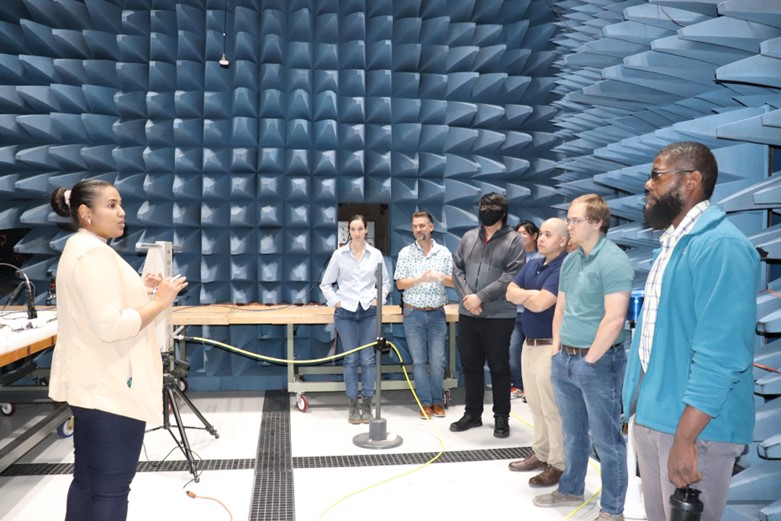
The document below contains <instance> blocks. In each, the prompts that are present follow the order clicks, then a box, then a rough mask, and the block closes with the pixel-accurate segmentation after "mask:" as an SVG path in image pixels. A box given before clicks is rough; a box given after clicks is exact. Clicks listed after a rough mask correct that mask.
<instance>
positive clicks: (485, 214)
mask: <svg viewBox="0 0 781 521" xmlns="http://www.w3.org/2000/svg"><path fill="white" fill-rule="evenodd" d="M478 216H479V218H480V222H481V223H482V224H483V225H485V226H493V225H494V224H496V221H498V220H499V219H501V218H502V217H504V211H503V210H488V209H484V210H480V213H479V214H478Z"/></svg>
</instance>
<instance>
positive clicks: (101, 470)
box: [65, 406, 146, 521]
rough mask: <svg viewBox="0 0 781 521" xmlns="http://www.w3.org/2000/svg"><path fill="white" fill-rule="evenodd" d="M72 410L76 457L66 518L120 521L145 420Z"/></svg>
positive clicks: (100, 412)
mask: <svg viewBox="0 0 781 521" xmlns="http://www.w3.org/2000/svg"><path fill="white" fill-rule="evenodd" d="M71 411H72V412H73V416H74V424H73V425H74V426H73V429H74V430H73V451H74V455H75V460H74V465H73V481H71V485H70V489H69V490H68V509H67V512H66V514H65V521H105V520H106V519H111V520H112V521H113V520H116V521H123V520H125V519H127V496H128V494H129V493H130V482H131V481H133V477H134V476H135V475H136V467H137V466H138V457H139V455H140V454H141V444H142V443H143V441H144V428H145V427H146V424H145V423H144V422H142V421H139V420H134V419H132V418H127V417H125V416H119V415H116V414H112V413H109V412H104V411H98V410H96V409H83V408H81V407H73V406H71Z"/></svg>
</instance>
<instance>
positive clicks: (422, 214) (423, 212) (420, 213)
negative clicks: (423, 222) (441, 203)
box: [412, 210, 434, 224]
mask: <svg viewBox="0 0 781 521" xmlns="http://www.w3.org/2000/svg"><path fill="white" fill-rule="evenodd" d="M417 217H425V218H426V219H428V222H430V223H431V224H434V218H433V217H432V216H431V214H430V213H428V212H427V211H426V210H418V211H417V212H415V213H413V214H412V218H413V219H415V218H417Z"/></svg>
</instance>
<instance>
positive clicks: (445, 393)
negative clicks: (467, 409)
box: [442, 389, 451, 409]
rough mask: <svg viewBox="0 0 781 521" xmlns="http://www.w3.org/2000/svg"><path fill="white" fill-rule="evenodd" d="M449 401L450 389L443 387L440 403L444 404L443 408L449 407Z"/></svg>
mask: <svg viewBox="0 0 781 521" xmlns="http://www.w3.org/2000/svg"><path fill="white" fill-rule="evenodd" d="M450 401H451V398H450V389H445V390H444V391H442V403H444V404H445V409H449V408H450Z"/></svg>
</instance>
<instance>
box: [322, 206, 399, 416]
mask: <svg viewBox="0 0 781 521" xmlns="http://www.w3.org/2000/svg"><path fill="white" fill-rule="evenodd" d="M348 227H349V230H350V242H348V243H347V244H345V245H344V246H342V247H341V248H339V249H338V250H336V251H335V252H334V253H333V255H331V260H330V261H329V262H328V267H327V268H326V269H325V273H323V280H322V282H321V284H320V290H321V291H322V292H323V295H324V296H325V298H326V303H327V304H328V305H329V306H334V307H335V308H336V309H334V327H335V328H336V332H337V333H338V334H339V337H341V339H342V348H344V350H345V351H349V350H351V349H355V348H356V347H360V346H363V345H366V344H370V343H373V342H374V341H375V339H376V336H377V307H376V306H377V305H378V302H377V276H376V273H377V265H379V264H381V265H382V300H383V302H384V301H385V299H386V298H387V297H388V293H390V289H391V287H390V278H389V277H388V268H387V267H386V266H385V261H384V259H383V258H382V252H380V250H378V249H377V248H374V247H373V246H371V245H370V244H368V243H367V242H366V233H367V232H368V226H367V223H366V218H365V217H363V216H362V215H356V216H354V217H352V218H351V219H350V221H349V222H348ZM383 302H380V303H379V304H380V305H382V303H383ZM359 364H360V366H361V391H360V395H359V393H358V365H359ZM374 364H375V361H374V348H373V347H368V348H366V349H362V350H361V351H359V352H357V353H352V354H350V355H347V356H346V357H345V359H344V387H345V391H346V393H347V400H348V402H349V411H348V416H347V421H349V422H350V423H353V424H359V423H369V420H371V417H372V412H371V406H372V397H373V396H374V386H375V377H376V368H375V365H374Z"/></svg>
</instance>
